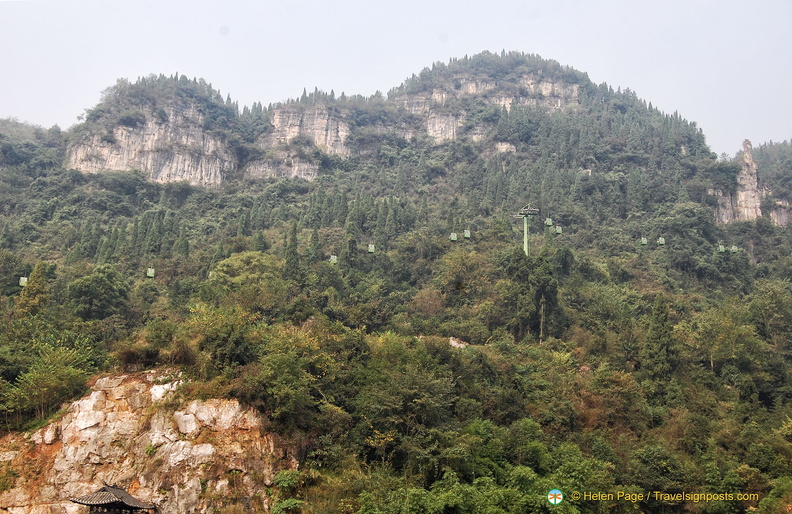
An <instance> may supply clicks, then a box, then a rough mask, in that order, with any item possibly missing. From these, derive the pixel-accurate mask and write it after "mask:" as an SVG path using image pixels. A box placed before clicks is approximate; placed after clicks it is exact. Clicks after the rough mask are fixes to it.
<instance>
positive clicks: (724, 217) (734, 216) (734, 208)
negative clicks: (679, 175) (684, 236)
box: [708, 139, 762, 223]
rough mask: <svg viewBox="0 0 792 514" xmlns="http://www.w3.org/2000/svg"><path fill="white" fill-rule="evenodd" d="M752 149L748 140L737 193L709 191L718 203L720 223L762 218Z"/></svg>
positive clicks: (717, 212) (745, 144)
mask: <svg viewBox="0 0 792 514" xmlns="http://www.w3.org/2000/svg"><path fill="white" fill-rule="evenodd" d="M751 148H752V147H751V142H750V141H748V140H747V139H746V140H745V141H744V142H743V153H742V163H741V164H742V167H741V169H740V173H739V174H738V175H737V190H736V192H735V193H734V194H728V193H724V192H723V191H720V190H709V191H708V193H709V194H710V195H712V196H715V197H716V199H717V202H718V206H717V207H716V209H715V220H716V221H717V222H718V223H730V222H732V221H753V220H755V219H757V218H761V217H762V209H761V202H762V200H761V195H760V194H759V182H758V180H757V175H756V163H755V162H754V160H753V155H752V154H751Z"/></svg>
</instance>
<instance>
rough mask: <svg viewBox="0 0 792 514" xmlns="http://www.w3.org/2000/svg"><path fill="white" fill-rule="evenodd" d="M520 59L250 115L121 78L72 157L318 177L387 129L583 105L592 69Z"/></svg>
mask: <svg viewBox="0 0 792 514" xmlns="http://www.w3.org/2000/svg"><path fill="white" fill-rule="evenodd" d="M489 58H493V59H494V57H493V56H490V57H489ZM515 59H517V60H516V61H515V63H514V64H513V65H510V66H514V67H515V68H514V69H511V68H510V69H509V70H508V72H507V71H504V70H500V71H498V72H497V73H495V72H494V71H493V70H492V69H490V68H487V67H486V66H485V67H483V68H481V69H478V68H471V67H465V66H461V67H458V66H455V67H450V68H448V70H446V71H443V72H439V73H438V74H437V75H436V76H435V77H427V78H426V79H425V81H424V82H421V80H419V79H416V80H418V82H420V84H418V85H417V86H416V85H415V84H413V86H410V87H405V86H404V85H403V86H402V87H400V88H397V89H395V90H394V91H392V92H391V93H389V95H388V98H387V99H386V98H385V97H383V96H382V95H379V94H378V95H375V96H374V97H372V98H370V99H365V98H363V97H354V98H352V99H350V98H345V97H342V98H339V99H336V98H335V97H334V95H326V94H324V93H321V92H319V91H317V92H315V93H314V94H312V95H310V96H308V95H306V96H305V97H303V98H302V99H301V100H300V101H299V102H290V103H286V104H281V105H276V106H274V107H270V108H263V107H262V106H261V104H259V103H257V104H256V105H255V106H254V108H253V109H250V108H245V109H244V110H243V112H242V113H240V112H239V110H238V108H237V106H236V104H234V103H232V102H231V101H230V98H229V99H227V100H225V101H223V99H222V97H221V96H220V94H219V92H217V91H215V90H213V89H212V87H211V84H207V83H206V82H205V81H203V80H200V81H197V80H195V79H193V80H192V81H190V80H187V78H186V77H184V76H178V75H177V76H174V77H170V78H169V77H165V76H159V77H155V76H150V77H147V78H143V79H139V81H138V82H137V83H135V84H131V83H129V82H128V81H125V80H119V82H118V83H117V84H116V86H114V87H112V88H110V89H109V90H108V91H107V92H106V93H105V95H104V97H103V100H102V102H100V104H98V105H97V106H96V107H95V108H93V109H91V110H89V111H87V116H86V122H85V123H83V124H82V125H81V126H78V127H76V128H75V129H73V130H72V134H71V143H70V144H69V146H68V148H67V155H66V165H67V167H69V168H73V169H77V170H79V171H82V172H84V173H101V172H104V171H108V170H135V169H139V170H143V171H144V172H146V173H147V174H148V176H149V177H150V179H151V180H152V181H156V182H173V181H180V180H186V181H188V182H189V183H191V184H194V185H201V186H218V185H220V184H221V183H222V182H223V181H224V180H226V179H228V178H229V177H231V176H233V177H240V176H244V177H248V178H253V179H257V178H280V177H299V178H303V179H308V180H311V179H314V178H315V177H316V176H317V175H318V174H319V172H320V167H321V164H322V163H326V162H333V159H344V160H346V159H351V158H354V157H357V156H360V155H367V154H369V153H371V152H372V151H374V152H376V149H375V145H376V142H377V141H378V140H382V137H379V136H386V137H390V138H401V139H405V140H411V139H413V138H415V137H419V138H420V137H422V136H423V137H428V138H429V141H431V142H433V143H434V144H438V145H439V144H443V143H446V142H448V141H453V140H464V141H470V142H475V143H479V144H488V143H490V142H491V141H492V139H493V132H494V130H495V129H496V126H495V123H494V122H493V121H492V117H490V119H489V120H487V121H482V116H481V113H482V110H483V109H484V110H486V109H487V108H490V111H492V109H491V108H494V109H495V112H496V114H497V113H499V112H500V110H501V109H506V110H511V109H512V108H513V107H514V106H534V107H537V108H542V109H547V110H550V111H558V110H568V109H576V108H578V107H579V106H580V105H581V98H580V97H581V86H580V84H582V83H584V82H583V81H584V80H585V79H584V78H582V77H581V76H578V75H574V74H571V75H570V74H569V73H568V72H564V71H563V70H561V69H560V68H558V69H556V68H554V67H553V66H551V65H548V64H544V65H542V64H541V63H540V62H539V60H538V59H534V61H536V62H533V61H532V64H528V63H527V61H525V59H528V60H529V61H530V59H529V58H527V57H525V58H522V57H521V58H519V59H518V58H515ZM485 60H486V59H485ZM504 62H505V60H504ZM490 64H492V63H490ZM471 66H472V65H471ZM543 66H544V67H546V68H547V69H543ZM452 68H453V69H452ZM493 73H495V74H494V75H493ZM422 80H423V79H422ZM405 84H406V83H405ZM490 114H491V113H490ZM372 142H373V143H372ZM370 143H371V144H370ZM493 146H494V143H493ZM489 150H491V151H498V150H497V149H495V148H490V149H489ZM328 158H333V159H328Z"/></svg>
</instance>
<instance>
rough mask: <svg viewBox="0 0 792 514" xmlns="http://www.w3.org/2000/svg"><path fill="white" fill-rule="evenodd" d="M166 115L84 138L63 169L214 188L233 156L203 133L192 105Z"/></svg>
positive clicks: (200, 118) (201, 118)
mask: <svg viewBox="0 0 792 514" xmlns="http://www.w3.org/2000/svg"><path fill="white" fill-rule="evenodd" d="M166 114H167V116H159V117H158V116H155V115H154V113H153V112H145V113H144V115H145V121H143V122H142V123H139V124H137V125H136V126H124V125H119V126H117V127H115V128H114V129H113V131H112V135H111V136H110V137H108V135H103V134H97V133H89V134H87V135H86V136H84V137H83V138H82V139H81V140H79V141H78V142H77V143H75V144H72V145H71V146H70V147H69V148H68V149H67V154H66V159H67V166H68V167H69V168H73V169H76V170H79V171H82V172H83V173H101V172H103V171H108V170H116V171H129V170H134V169H139V170H144V171H145V172H147V173H148V174H149V177H150V178H151V180H152V181H155V182H176V181H180V180H186V181H188V182H190V183H191V184H193V185H200V186H217V185H219V184H220V183H221V182H222V181H223V179H224V177H225V175H226V174H227V173H228V172H230V171H232V170H234V169H236V167H237V162H236V157H235V156H234V154H233V152H231V150H230V149H229V148H228V146H227V145H226V144H225V143H224V142H223V141H222V140H221V139H220V138H218V137H217V136H214V135H212V134H210V133H208V132H206V131H205V130H204V129H203V125H204V115H203V114H201V113H200V112H199V111H198V109H197V108H196V106H195V105H194V104H193V105H190V106H189V107H188V108H186V109H178V108H175V107H171V108H169V109H168V110H167V111H166Z"/></svg>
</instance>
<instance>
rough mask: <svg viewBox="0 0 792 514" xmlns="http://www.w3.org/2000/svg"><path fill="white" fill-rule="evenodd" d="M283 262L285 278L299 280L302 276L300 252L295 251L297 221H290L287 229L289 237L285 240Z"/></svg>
mask: <svg viewBox="0 0 792 514" xmlns="http://www.w3.org/2000/svg"><path fill="white" fill-rule="evenodd" d="M284 258H285V263H284V265H283V275H284V276H285V277H286V278H289V279H292V280H296V281H298V282H299V280H300V277H301V276H302V273H301V269H300V254H299V253H298V251H297V222H296V221H295V222H294V223H292V226H291V230H289V237H288V239H287V241H286V251H285V254H284Z"/></svg>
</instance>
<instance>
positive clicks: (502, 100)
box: [394, 74, 580, 144]
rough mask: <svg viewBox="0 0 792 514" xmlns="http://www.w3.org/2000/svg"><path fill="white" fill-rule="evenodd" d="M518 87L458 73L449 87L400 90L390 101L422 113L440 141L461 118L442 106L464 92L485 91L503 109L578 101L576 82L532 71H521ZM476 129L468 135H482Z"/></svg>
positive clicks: (561, 106)
mask: <svg viewBox="0 0 792 514" xmlns="http://www.w3.org/2000/svg"><path fill="white" fill-rule="evenodd" d="M519 86H520V91H519V92H514V93H506V92H504V91H498V87H499V85H498V84H497V83H496V82H494V81H492V80H484V79H473V78H468V77H459V78H458V79H457V87H456V89H455V90H453V91H445V90H441V89H434V90H432V91H431V92H430V93H421V94H404V95H399V96H396V97H395V98H394V101H395V102H396V103H397V104H398V105H400V106H401V107H404V108H405V109H406V110H407V111H409V112H410V113H411V114H414V115H416V116H420V117H423V118H424V119H425V120H426V121H425V126H426V132H427V133H428V134H429V137H431V138H432V139H433V140H434V142H435V143H438V144H439V143H443V142H445V141H450V140H453V139H456V138H457V129H458V128H459V127H461V126H462V123H463V122H464V120H465V114H464V112H461V113H457V114H450V113H448V112H447V111H445V110H444V107H445V106H446V104H447V103H448V102H449V100H451V99H459V98H462V97H463V96H467V95H489V96H487V97H486V98H487V101H488V102H490V103H492V104H495V105H498V106H499V107H501V108H504V109H506V110H507V111H509V110H511V108H512V107H513V106H515V105H528V106H532V107H541V108H543V109H547V110H549V111H557V110H562V109H567V108H574V107H576V106H578V105H579V104H580V98H579V95H580V86H579V85H578V84H567V83H565V82H561V81H550V80H547V79H544V78H539V77H536V76H534V75H530V74H529V75H525V76H523V77H522V78H521V79H520V82H519ZM482 136H483V135H482V134H481V133H480V131H478V132H477V131H474V133H473V134H472V135H471V138H472V139H473V140H475V141H477V140H480V139H482Z"/></svg>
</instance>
